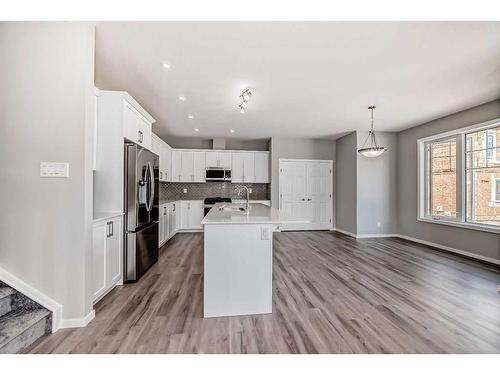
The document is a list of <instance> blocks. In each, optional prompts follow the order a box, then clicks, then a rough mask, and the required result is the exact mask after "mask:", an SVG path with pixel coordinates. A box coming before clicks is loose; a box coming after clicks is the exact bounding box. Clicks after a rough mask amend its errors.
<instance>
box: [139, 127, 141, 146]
mask: <svg viewBox="0 0 500 375" xmlns="http://www.w3.org/2000/svg"><path fill="white" fill-rule="evenodd" d="M139 142H140V143H142V132H141V131H140V130H139Z"/></svg>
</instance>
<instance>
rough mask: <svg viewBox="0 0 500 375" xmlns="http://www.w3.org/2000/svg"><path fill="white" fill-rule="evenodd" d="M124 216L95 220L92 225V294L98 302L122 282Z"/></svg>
mask: <svg viewBox="0 0 500 375" xmlns="http://www.w3.org/2000/svg"><path fill="white" fill-rule="evenodd" d="M122 252H123V250H122V217H121V216H115V217H111V218H107V219H103V220H96V221H94V224H93V227H92V296H93V301H94V302H97V301H98V300H99V299H101V298H102V297H103V296H104V295H106V294H107V293H108V292H109V291H110V290H111V289H113V288H114V287H115V286H116V285H117V284H121V282H122V264H123V260H122Z"/></svg>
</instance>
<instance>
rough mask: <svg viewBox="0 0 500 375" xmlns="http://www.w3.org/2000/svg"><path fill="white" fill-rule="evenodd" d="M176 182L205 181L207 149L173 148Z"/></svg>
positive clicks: (174, 178)
mask: <svg viewBox="0 0 500 375" xmlns="http://www.w3.org/2000/svg"><path fill="white" fill-rule="evenodd" d="M171 175H172V179H171V181H174V182H205V151H179V150H172V173H171Z"/></svg>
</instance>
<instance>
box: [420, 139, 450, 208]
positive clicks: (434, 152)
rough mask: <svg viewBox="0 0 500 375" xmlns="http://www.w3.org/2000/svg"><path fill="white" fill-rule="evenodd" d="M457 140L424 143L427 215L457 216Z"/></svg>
mask: <svg viewBox="0 0 500 375" xmlns="http://www.w3.org/2000/svg"><path fill="white" fill-rule="evenodd" d="M456 149H457V141H456V139H449V140H438V141H435V142H429V143H427V144H426V154H427V156H426V158H427V170H428V173H427V184H426V185H427V189H426V195H427V215H428V216H431V217H435V218H442V217H447V218H456V217H457V199H456V198H457V156H456V154H457V151H456Z"/></svg>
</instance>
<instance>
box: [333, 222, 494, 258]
mask: <svg viewBox="0 0 500 375" xmlns="http://www.w3.org/2000/svg"><path fill="white" fill-rule="evenodd" d="M332 230H333V231H335V232H339V233H342V234H346V235H348V236H351V237H353V238H356V239H363V238H387V237H393V238H394V237H397V238H402V239H404V240H408V241H412V242H416V243H420V244H422V245H427V246H432V247H435V248H437V249H441V250H445V251H448V252H450V253H455V254H460V255H463V256H466V257H468V258H473V259H477V260H482V261H484V262H488V263H492V264H497V265H500V260H498V259H494V258H490V257H485V256H483V255H479V254H474V253H471V252H468V251H465V250H460V249H455V248H454V247H450V246H446V245H441V244H438V243H435V242H430V241H425V240H421V239H419V238H415V237H410V236H405V235H402V234H354V233H351V232H348V231H345V230H343V229H339V228H333V229H332Z"/></svg>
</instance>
